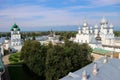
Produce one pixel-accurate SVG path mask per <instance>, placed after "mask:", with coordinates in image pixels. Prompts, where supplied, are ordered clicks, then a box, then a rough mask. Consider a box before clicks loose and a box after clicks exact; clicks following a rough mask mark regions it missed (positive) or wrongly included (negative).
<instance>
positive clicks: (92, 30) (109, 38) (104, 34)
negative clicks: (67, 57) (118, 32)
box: [70, 17, 120, 52]
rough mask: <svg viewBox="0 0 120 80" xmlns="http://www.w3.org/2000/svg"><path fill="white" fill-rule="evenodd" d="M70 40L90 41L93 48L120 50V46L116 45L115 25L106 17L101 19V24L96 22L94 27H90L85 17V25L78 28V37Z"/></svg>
mask: <svg viewBox="0 0 120 80" xmlns="http://www.w3.org/2000/svg"><path fill="white" fill-rule="evenodd" d="M70 40H72V41H74V42H76V43H88V44H89V45H90V46H91V47H92V48H98V47H99V48H104V49H108V50H111V49H112V50H113V49H117V51H119V52H120V47H119V46H117V48H116V46H115V44H116V43H115V36H114V33H113V25H112V24H111V23H108V20H107V19H106V18H105V17H103V18H102V19H101V21H100V25H99V26H98V25H97V24H96V25H95V26H94V27H89V25H88V23H87V21H86V19H85V20H84V23H83V26H82V27H79V28H78V33H77V34H76V37H75V38H73V39H70Z"/></svg>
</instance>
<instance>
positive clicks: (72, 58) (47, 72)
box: [21, 39, 92, 80]
mask: <svg viewBox="0 0 120 80" xmlns="http://www.w3.org/2000/svg"><path fill="white" fill-rule="evenodd" d="M91 52H92V49H91V48H90V47H89V46H88V45H87V44H77V43H73V42H71V41H68V40H67V39H66V41H65V44H63V45H52V43H50V44H49V45H48V46H44V45H40V43H39V42H36V41H30V40H28V41H26V42H25V43H24V46H23V48H22V52H21V53H22V54H21V58H22V59H23V61H24V62H25V64H26V65H27V66H28V68H29V69H30V70H32V71H33V72H34V73H36V74H38V75H39V76H41V77H45V78H46V80H58V79H59V78H61V77H63V76H65V75H67V74H68V72H70V71H75V70H77V69H80V68H82V67H83V66H85V65H87V64H89V63H90V62H91V56H90V53H91Z"/></svg>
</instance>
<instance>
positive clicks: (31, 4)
mask: <svg viewBox="0 0 120 80" xmlns="http://www.w3.org/2000/svg"><path fill="white" fill-rule="evenodd" d="M103 16H105V17H106V18H107V19H108V21H109V22H110V23H112V24H113V25H114V26H117V27H120V0H0V32H2V31H9V30H10V28H11V26H12V25H13V24H14V23H16V24H17V25H18V26H19V27H20V28H21V30H22V31H25V30H26V31H32V30H40V29H41V30H42V29H43V28H44V29H46V28H49V27H51V26H58V27H59V26H67V25H82V24H83V21H84V18H85V17H86V20H87V22H88V24H89V25H91V26H94V25H96V24H99V23H100V21H101V19H102V17H103ZM62 28H64V27H62Z"/></svg>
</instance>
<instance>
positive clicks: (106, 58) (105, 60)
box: [103, 55, 108, 63]
mask: <svg viewBox="0 0 120 80" xmlns="http://www.w3.org/2000/svg"><path fill="white" fill-rule="evenodd" d="M107 62H108V57H107V56H106V55H105V57H104V61H103V63H107Z"/></svg>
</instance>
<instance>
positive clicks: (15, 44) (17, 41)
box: [10, 23, 22, 51]
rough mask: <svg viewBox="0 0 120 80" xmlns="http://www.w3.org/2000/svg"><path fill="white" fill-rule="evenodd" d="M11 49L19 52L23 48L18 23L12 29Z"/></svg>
mask: <svg viewBox="0 0 120 80" xmlns="http://www.w3.org/2000/svg"><path fill="white" fill-rule="evenodd" d="M10 48H11V49H12V50H17V51H20V50H21V48H22V43H21V34H20V28H19V26H18V25H17V24H16V23H15V24H14V25H13V26H12V27H11V40H10Z"/></svg>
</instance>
